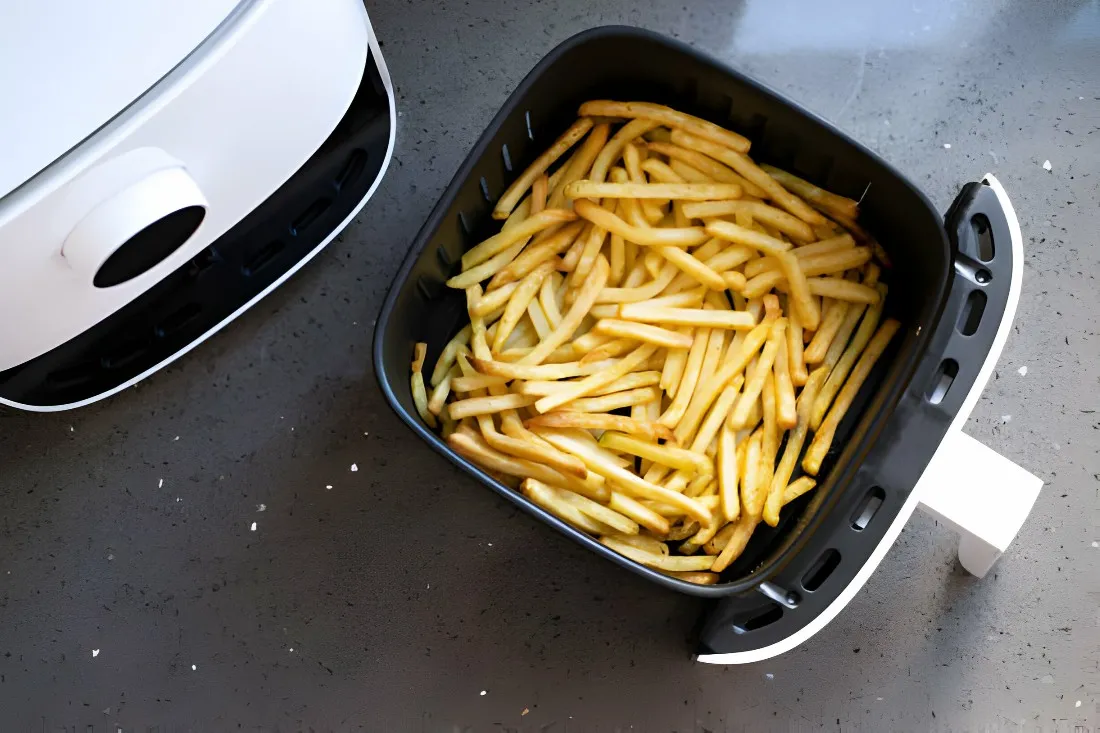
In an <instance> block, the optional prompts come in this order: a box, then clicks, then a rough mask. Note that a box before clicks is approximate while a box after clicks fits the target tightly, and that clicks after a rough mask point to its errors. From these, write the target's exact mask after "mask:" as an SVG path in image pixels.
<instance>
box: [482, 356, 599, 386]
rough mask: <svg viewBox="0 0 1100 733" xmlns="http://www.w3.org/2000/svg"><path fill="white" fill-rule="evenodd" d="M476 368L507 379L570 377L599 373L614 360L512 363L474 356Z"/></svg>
mask: <svg viewBox="0 0 1100 733" xmlns="http://www.w3.org/2000/svg"><path fill="white" fill-rule="evenodd" d="M470 363H471V364H473V366H474V369H476V370H477V371H478V372H479V373H481V374H484V375H486V376H491V377H504V378H506V379H509V380H510V379H569V378H571V377H580V376H584V375H588V374H597V373H599V372H600V371H601V370H602V369H606V368H607V367H608V366H609V365H610V364H612V363H613V362H611V361H608V362H595V363H591V364H582V363H580V362H579V361H575V362H566V363H562V364H511V363H508V362H503V361H493V360H491V359H478V358H476V357H475V358H473V359H471V360H470ZM486 386H488V385H486Z"/></svg>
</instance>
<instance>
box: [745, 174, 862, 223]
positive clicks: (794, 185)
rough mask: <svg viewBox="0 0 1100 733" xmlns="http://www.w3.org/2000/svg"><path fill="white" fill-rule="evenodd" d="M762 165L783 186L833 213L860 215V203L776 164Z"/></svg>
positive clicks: (848, 216) (849, 215)
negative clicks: (781, 168)
mask: <svg viewBox="0 0 1100 733" xmlns="http://www.w3.org/2000/svg"><path fill="white" fill-rule="evenodd" d="M760 167H761V168H762V169H763V170H764V172H765V173H767V174H768V175H769V176H771V177H772V178H774V179H775V180H776V181H777V182H778V183H779V184H780V185H781V186H783V188H785V189H787V190H788V191H790V192H791V193H793V194H795V195H796V196H800V197H802V198H804V199H806V200H807V201H809V202H810V203H811V204H814V205H817V206H819V207H820V208H822V209H824V210H825V211H827V212H829V213H831V214H836V215H839V216H842V217H846V218H848V219H855V218H856V217H858V216H859V204H858V203H857V202H855V201H853V200H852V199H850V198H846V197H844V196H838V195H836V194H835V193H832V192H830V191H826V190H825V189H823V188H818V187H817V186H815V185H814V184H812V183H810V182H809V181H806V180H803V179H801V178H799V177H798V176H796V175H794V174H792V173H788V172H786V171H784V170H780V169H779V168H776V167H774V166H770V165H762V166H760Z"/></svg>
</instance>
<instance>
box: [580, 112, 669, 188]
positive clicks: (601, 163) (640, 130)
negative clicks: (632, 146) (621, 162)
mask: <svg viewBox="0 0 1100 733" xmlns="http://www.w3.org/2000/svg"><path fill="white" fill-rule="evenodd" d="M660 124H661V123H660V122H658V121H656V120H645V119H637V120H631V121H630V122H627V123H626V124H625V125H623V126H622V127H621V128H619V131H618V132H616V133H615V134H614V135H613V136H612V137H611V139H610V140H608V141H607V144H606V145H604V147H603V150H601V151H600V154H599V155H597V156H596V160H595V161H593V163H592V170H591V171H590V172H589V174H588V178H589V179H590V180H593V181H604V180H606V179H607V172H608V171H609V170H611V166H612V165H614V164H615V161H616V160H618V159H619V156H620V155H622V152H623V148H625V147H626V145H627V144H628V143H630V142H632V141H633V140H636V139H637V138H639V137H640V136H642V135H644V134H646V133H648V132H650V131H651V130H653V129H654V128H656V127H659V126H660Z"/></svg>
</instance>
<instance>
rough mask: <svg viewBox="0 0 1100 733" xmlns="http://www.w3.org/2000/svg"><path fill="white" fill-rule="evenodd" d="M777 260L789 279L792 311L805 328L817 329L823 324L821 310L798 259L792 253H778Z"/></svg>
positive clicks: (788, 285) (788, 286)
mask: <svg viewBox="0 0 1100 733" xmlns="http://www.w3.org/2000/svg"><path fill="white" fill-rule="evenodd" d="M775 258H776V259H777V260H779V268H780V270H782V272H783V275H784V277H786V278H787V288H788V290H789V295H790V302H791V309H792V310H793V311H794V312H796V313H798V320H799V321H801V322H802V326H803V327H804V328H808V329H810V330H814V329H816V328H817V327H818V324H819V323H820V322H821V310H820V309H819V308H818V306H817V301H815V300H814V299H813V296H812V295H811V293H810V288H809V284H808V283H807V282H806V275H805V273H803V272H802V266H801V265H800V264H799V262H798V258H797V257H795V256H794V255H793V254H791V253H790V252H778V253H776V254H775Z"/></svg>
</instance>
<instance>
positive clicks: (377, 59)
mask: <svg viewBox="0 0 1100 733" xmlns="http://www.w3.org/2000/svg"><path fill="white" fill-rule="evenodd" d="M363 22H364V23H365V24H366V26H367V32H368V36H369V39H368V45H369V47H370V55H369V57H368V59H367V63H371V61H372V60H373V63H375V64H376V65H377V67H378V73H379V75H380V76H381V77H382V85H383V86H384V87H385V89H386V97H387V100H388V102H389V108H390V136H389V141H388V142H387V144H386V155H385V157H384V158H383V160H382V167H381V168H380V169H379V171H378V176H377V178H376V179H375V181H374V183H373V184H371V187H370V189H368V190H367V193H366V195H365V196H363V199H362V200H361V201H360V202H359V203H358V204H356V205H355V208H354V209H353V210H352V211H351V213H349V214H348V215H347V217H346V218H345V219H344V220H343V221H342V222H340V225H339V226H337V227H336V228H335V229H333V230H332V232H330V233H329V235H328V236H327V237H325V239H324V240H323V241H322V242H321V243H320V244H319V245H317V246H316V247H315V248H314V249H313V250H312V251H311V252H310V253H309V254H308V255H306V256H305V257H303V258H302V259H301V261H300V262H298V263H297V264H296V265H294V267H292V268H291V269H290V270H289V271H288V272H286V273H285V274H284V275H283V276H282V277H280V278H279V279H278V280H276V281H275V282H273V283H271V285H269V286H267V287H266V288H264V290H263V291H262V292H261V293H259V294H258V295H256V296H255V297H254V298H252V299H251V300H250V301H248V302H247V303H245V304H244V305H242V306H241V307H240V308H238V309H237V310H235V311H233V313H232V314H230V315H229V316H228V317H226V318H225V319H224V320H223V321H221V322H220V323H218V324H217V325H216V326H214V327H213V328H211V329H210V330H209V331H207V332H206V333H205V334H203V335H202V337H201V338H198V339H195V340H194V341H192V342H191V343H190V344H188V345H187V346H186V347H184V348H182V349H180V350H179V351H177V352H176V353H175V354H172V356H170V357H168V358H167V359H165V360H164V361H162V362H160V363H159V364H157V365H155V366H152V367H150V368H149V369H146V370H145V371H144V372H142V373H141V374H139V375H137V376H136V377H134V378H133V379H130V380H129V381H127V382H125V383H123V384H120V385H118V386H117V387H115V388H114V389H111V390H108V391H106V392H104V393H102V394H98V395H95V396H94V397H89V398H88V399H85V400H81V401H79V402H72V403H70V404H67V405H49V406H43V405H26V404H23V403H20V402H12V401H10V400H6V399H3V398H0V404H3V405H7V406H9V407H15V408H18V409H21V410H29V411H31V412H61V411H63V410H72V409H75V408H77V407H83V406H85V405H90V404H92V403H93V402H98V401H99V400H102V399H105V398H107V397H110V396H111V395H114V394H117V393H119V392H121V391H122V390H124V389H126V388H127V387H131V386H133V385H135V384H137V383H138V382H140V381H141V380H143V379H145V378H146V377H148V376H149V375H150V374H152V373H153V372H155V371H157V370H158V369H163V368H164V367H166V366H168V365H169V364H171V363H172V362H174V361H175V360H176V359H179V358H180V357H181V356H183V355H184V354H186V353H188V352H190V351H191V350H192V349H194V348H195V347H197V346H198V345H199V344H201V343H202V342H204V341H206V340H207V339H208V338H210V337H211V336H213V335H214V334H216V333H217V332H218V331H220V330H221V329H223V328H225V326H226V325H228V324H229V323H230V322H231V321H233V319H235V318H237V317H238V316H239V315H241V314H242V313H244V312H245V311H246V310H248V309H249V308H251V307H252V306H253V305H255V304H256V303H257V302H259V301H260V300H261V299H262V298H263V297H264V296H266V295H267V294H268V293H270V292H271V291H273V290H274V289H275V288H277V287H279V286H280V285H282V284H283V283H284V282H286V281H287V280H288V279H290V278H291V277H292V276H293V275H294V273H296V272H298V270H300V269H301V268H302V267H303V266H305V264H306V263H307V262H309V261H310V260H312V259H313V258H314V257H315V256H316V255H317V253H319V252H320V251H321V250H322V249H324V248H325V246H326V245H328V243H329V242H331V241H332V240H333V239H334V238H335V237H336V235H337V234H339V233H340V232H341V231H343V229H344V228H345V227H346V226H347V225H348V224H350V223H351V222H352V220H354V219H355V217H356V216H358V215H359V211H360V210H361V209H362V208H363V206H365V205H366V203H367V201H369V200H370V198H371V196H373V195H374V192H375V191H376V190H377V189H378V186H379V185H380V184H381V183H382V178H383V177H384V175H385V173H386V170H388V169H389V165H390V159H391V158H392V157H393V146H394V141H395V140H396V134H397V104H396V102H395V101H394V96H393V82H392V81H391V80H390V72H389V69H388V68H387V67H386V62H385V59H383V58H382V51H381V49H380V48H379V46H378V38H377V37H376V36H375V34H374V28H373V26H371V22H370V17H369V16H368V15H367V13H366V11H365V10H364V12H363Z"/></svg>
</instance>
